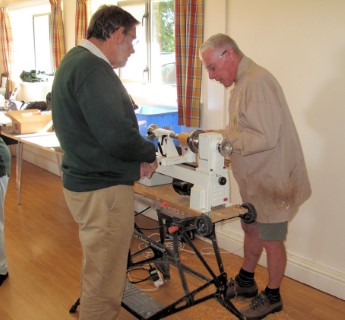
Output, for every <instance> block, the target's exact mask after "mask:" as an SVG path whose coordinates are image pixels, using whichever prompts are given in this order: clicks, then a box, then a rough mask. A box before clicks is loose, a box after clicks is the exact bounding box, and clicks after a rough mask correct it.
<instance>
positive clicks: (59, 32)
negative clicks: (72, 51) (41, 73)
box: [49, 0, 66, 72]
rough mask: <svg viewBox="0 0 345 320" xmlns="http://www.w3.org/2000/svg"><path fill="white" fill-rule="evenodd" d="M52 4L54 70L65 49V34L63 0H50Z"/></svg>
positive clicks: (51, 28)
mask: <svg viewBox="0 0 345 320" xmlns="http://www.w3.org/2000/svg"><path fill="white" fill-rule="evenodd" d="M49 2H50V5H51V16H50V32H51V39H52V40H51V46H52V58H53V63H54V65H53V67H54V72H55V71H56V69H57V68H58V66H59V64H60V62H61V60H62V58H63V56H64V55H65V53H66V50H65V35H64V28H63V20H62V10H61V0H49Z"/></svg>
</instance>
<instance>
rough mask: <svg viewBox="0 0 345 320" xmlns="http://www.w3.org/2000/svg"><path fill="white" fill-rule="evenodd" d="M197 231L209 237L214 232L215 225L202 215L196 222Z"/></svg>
mask: <svg viewBox="0 0 345 320" xmlns="http://www.w3.org/2000/svg"><path fill="white" fill-rule="evenodd" d="M195 226H196V231H197V233H199V234H200V235H201V236H203V237H207V236H209V235H211V234H212V232H213V223H212V220H211V219H210V217H208V216H205V215H201V216H200V217H198V218H196V220H195Z"/></svg>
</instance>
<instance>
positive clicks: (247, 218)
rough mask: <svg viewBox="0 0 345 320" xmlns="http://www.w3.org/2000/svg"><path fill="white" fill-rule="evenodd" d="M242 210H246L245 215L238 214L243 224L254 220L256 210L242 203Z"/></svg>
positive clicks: (250, 205)
mask: <svg viewBox="0 0 345 320" xmlns="http://www.w3.org/2000/svg"><path fill="white" fill-rule="evenodd" d="M241 207H242V208H245V209H247V210H248V212H247V213H245V214H240V218H241V220H242V221H243V222H244V223H247V224H250V223H253V222H254V221H255V220H256V210H255V207H254V206H253V205H252V204H250V203H243V204H242V205H241Z"/></svg>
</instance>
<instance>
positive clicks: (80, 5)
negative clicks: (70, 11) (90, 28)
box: [75, 0, 88, 45]
mask: <svg viewBox="0 0 345 320" xmlns="http://www.w3.org/2000/svg"><path fill="white" fill-rule="evenodd" d="M87 2H88V0H77V9H76V14H75V45H78V44H79V42H80V40H81V39H83V38H86V35H87V24H88V16H87V15H88V11H87Z"/></svg>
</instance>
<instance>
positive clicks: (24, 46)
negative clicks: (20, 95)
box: [9, 4, 52, 79]
mask: <svg viewBox="0 0 345 320" xmlns="http://www.w3.org/2000/svg"><path fill="white" fill-rule="evenodd" d="M49 16H50V5H49V4H47V5H38V6H34V7H28V8H21V9H13V10H9V18H10V22H11V27H12V36H13V59H14V62H15V63H13V70H12V74H13V78H14V79H17V78H18V79H19V76H20V73H21V72H22V71H23V70H26V71H30V70H36V71H44V72H45V73H46V74H50V73H51V72H52V62H51V58H50V39H49Z"/></svg>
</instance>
